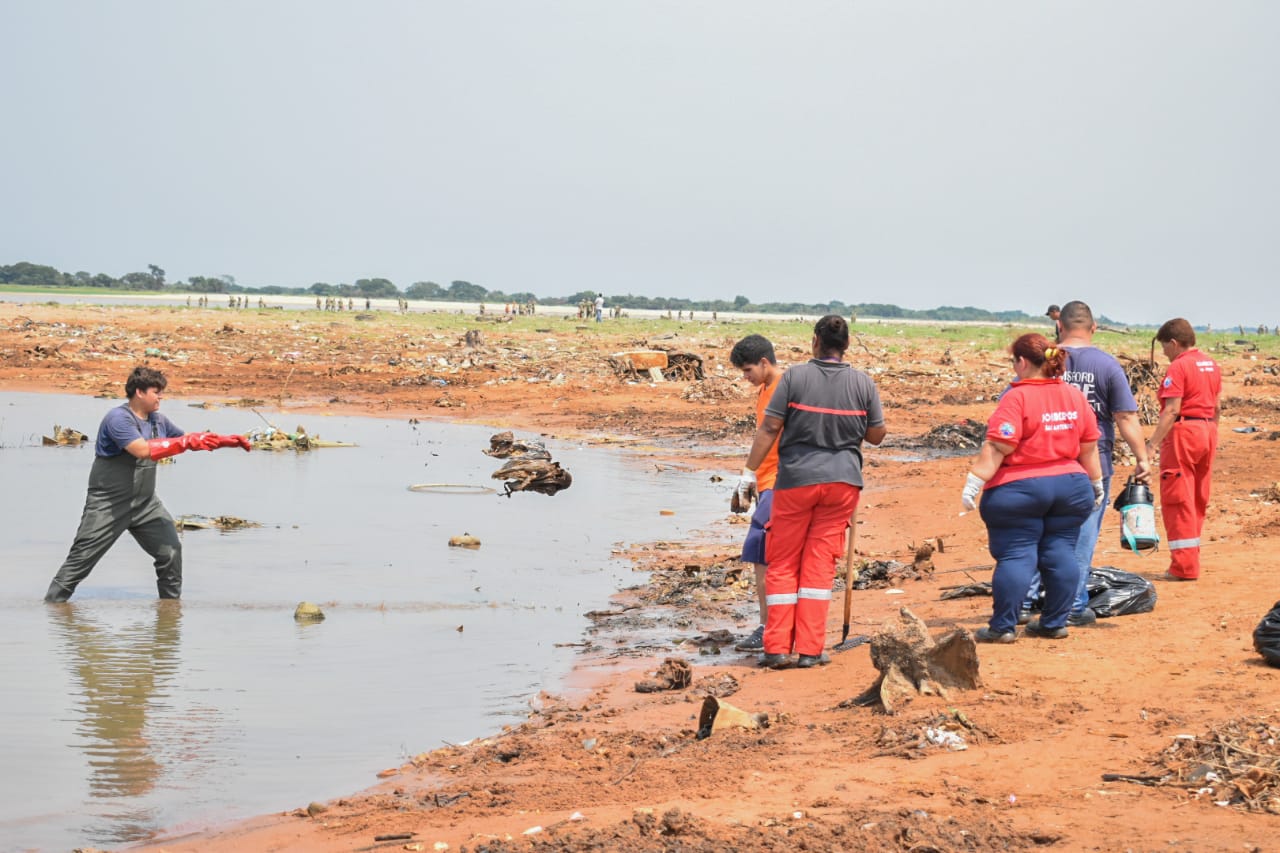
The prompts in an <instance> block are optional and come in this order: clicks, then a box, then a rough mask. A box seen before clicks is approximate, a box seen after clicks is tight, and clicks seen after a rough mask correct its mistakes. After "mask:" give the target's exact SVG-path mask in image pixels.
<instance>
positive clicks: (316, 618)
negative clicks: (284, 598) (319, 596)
mask: <svg viewBox="0 0 1280 853" xmlns="http://www.w3.org/2000/svg"><path fill="white" fill-rule="evenodd" d="M293 619H294V621H295V622H323V621H324V611H323V610H321V609H320V605H318V604H312V603H311V602H310V601H303V602H301V603H299V604H298V606H297V607H296V608H294V611H293Z"/></svg>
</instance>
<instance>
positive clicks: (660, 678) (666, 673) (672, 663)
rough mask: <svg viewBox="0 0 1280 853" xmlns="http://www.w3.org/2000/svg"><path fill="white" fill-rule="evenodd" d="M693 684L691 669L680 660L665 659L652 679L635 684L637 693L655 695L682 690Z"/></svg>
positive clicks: (686, 663)
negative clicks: (665, 691) (660, 692)
mask: <svg viewBox="0 0 1280 853" xmlns="http://www.w3.org/2000/svg"><path fill="white" fill-rule="evenodd" d="M692 683H693V667H691V666H689V662H688V661H686V660H682V659H681V658H667V659H666V660H664V661H663V662H662V665H661V666H659V667H658V671H657V672H656V673H654V676H653V678H646V679H644V680H642V681H637V682H636V692H637V693H657V692H659V691H662V690H683V689H684V688H686V687H688V686H689V685H690V684H692Z"/></svg>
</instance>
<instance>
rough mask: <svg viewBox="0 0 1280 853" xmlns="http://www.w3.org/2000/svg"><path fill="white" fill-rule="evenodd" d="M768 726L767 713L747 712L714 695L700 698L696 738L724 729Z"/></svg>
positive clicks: (763, 727) (765, 727)
mask: <svg viewBox="0 0 1280 853" xmlns="http://www.w3.org/2000/svg"><path fill="white" fill-rule="evenodd" d="M768 727H769V715H768V714H765V713H756V714H752V713H748V712H747V711H744V710H742V709H741V708H738V707H736V706H734V705H730V704H729V703H728V702H726V701H724V700H723V699H720V698H718V697H716V696H708V697H707V698H706V699H703V700H702V711H701V713H699V714H698V740H704V739H706V738H709V737H711V736H712V735H713V734H715V733H716V732H722V731H724V730H726V729H767V728H768Z"/></svg>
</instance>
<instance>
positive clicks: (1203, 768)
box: [1102, 717, 1280, 815]
mask: <svg viewBox="0 0 1280 853" xmlns="http://www.w3.org/2000/svg"><path fill="white" fill-rule="evenodd" d="M1156 763H1157V764H1159V766H1160V769H1161V770H1162V771H1163V772H1162V773H1159V774H1153V775H1148V776H1132V775H1127V774H1122V773H1107V774H1104V775H1103V777H1102V778H1103V779H1104V780H1105V781H1109V782H1135V783H1137V784H1140V785H1151V786H1165V787H1176V788H1184V789H1186V790H1187V791H1188V792H1189V793H1190V795H1191V797H1192V798H1193V799H1200V798H1207V799H1208V800H1209V801H1210V802H1212V803H1213V804H1214V805H1216V806H1224V807H1226V806H1229V807H1231V808H1236V809H1240V810H1241V811H1250V812H1267V813H1269V814H1276V815H1280V724H1277V723H1276V722H1275V721H1273V720H1272V719H1271V718H1270V717H1257V718H1250V717H1243V718H1240V719H1235V720H1228V721H1227V722H1225V723H1222V724H1221V725H1219V726H1217V727H1215V728H1210V729H1209V731H1208V732H1206V733H1205V734H1203V735H1199V736H1196V735H1189V734H1182V735H1177V736H1176V737H1175V738H1174V740H1173V743H1172V744H1170V745H1169V746H1168V747H1167V748H1166V749H1165V750H1164V751H1163V752H1161V753H1160V755H1159V757H1158V758H1157V759H1156Z"/></svg>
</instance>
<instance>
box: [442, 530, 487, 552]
mask: <svg viewBox="0 0 1280 853" xmlns="http://www.w3.org/2000/svg"><path fill="white" fill-rule="evenodd" d="M449 547H450V548H470V549H472V550H475V549H476V548H479V547H480V540H479V539H477V538H476V537H474V536H472V535H471V534H470V533H463V534H462V535H461V536H450V537H449Z"/></svg>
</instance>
